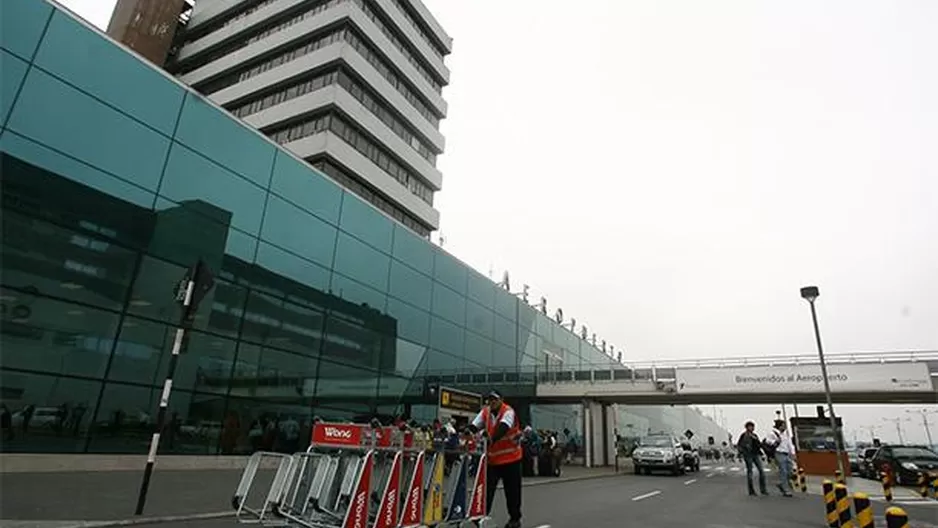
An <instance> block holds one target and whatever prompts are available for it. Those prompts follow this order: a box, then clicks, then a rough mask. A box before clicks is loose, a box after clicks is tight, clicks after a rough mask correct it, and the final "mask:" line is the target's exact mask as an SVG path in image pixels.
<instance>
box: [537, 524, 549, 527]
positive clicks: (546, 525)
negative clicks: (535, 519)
mask: <svg viewBox="0 0 938 528" xmlns="http://www.w3.org/2000/svg"><path fill="white" fill-rule="evenodd" d="M535 528H550V525H549V524H542V525H540V526H536V527H535Z"/></svg>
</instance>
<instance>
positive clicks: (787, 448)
mask: <svg viewBox="0 0 938 528" xmlns="http://www.w3.org/2000/svg"><path fill="white" fill-rule="evenodd" d="M787 429H788V428H787V427H786V426H785V421H784V420H775V428H774V429H772V432H771V433H769V434H768V436H767V438H766V439H765V443H766V444H768V445H770V446H771V447H770V448H769V449H766V451H767V452H766V456H769V453H768V451H775V453H774V454H775V457H774V458H775V463H776V464H777V465H778V479H779V482H778V484H777V487H778V490H779V491H781V492H782V495H784V496H786V497H791V496H792V493H791V492H792V490H791V472H792V467H793V461H794V457H795V446H794V444H792V442H791V437H790V436H788V433H787V432H786V430H787Z"/></svg>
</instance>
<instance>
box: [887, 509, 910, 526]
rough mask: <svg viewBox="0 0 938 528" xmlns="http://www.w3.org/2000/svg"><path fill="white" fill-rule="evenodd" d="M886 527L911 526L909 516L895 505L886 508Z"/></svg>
mask: <svg viewBox="0 0 938 528" xmlns="http://www.w3.org/2000/svg"><path fill="white" fill-rule="evenodd" d="M886 528H909V516H908V515H907V514H906V513H905V510H903V509H902V508H897V507H895V506H893V507H891V508H889V509H887V510H886Z"/></svg>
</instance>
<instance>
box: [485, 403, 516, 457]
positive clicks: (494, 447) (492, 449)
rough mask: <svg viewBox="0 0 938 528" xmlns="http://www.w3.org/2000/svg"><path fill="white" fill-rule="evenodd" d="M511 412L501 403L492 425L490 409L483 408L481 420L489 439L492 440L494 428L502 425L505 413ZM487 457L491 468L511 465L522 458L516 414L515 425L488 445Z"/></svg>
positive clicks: (509, 408) (506, 405)
mask: <svg viewBox="0 0 938 528" xmlns="http://www.w3.org/2000/svg"><path fill="white" fill-rule="evenodd" d="M511 410H512V408H511V407H509V406H508V404H506V403H503V404H502V408H501V409H499V411H498V417H497V419H496V420H495V421H494V423H493V421H492V420H491V416H490V413H491V409H490V407H488V406H485V407H484V408H483V409H482V419H483V420H485V430H486V431H488V434H489V438H492V436H493V435H494V434H495V428H496V427H497V426H498V424H500V423H502V418H504V416H505V413H506V412H508V411H511ZM488 456H489V464H491V465H493V466H501V465H505V464H511V463H512V462H517V461H519V460H521V459H522V458H523V457H524V451H522V449H521V428H520V427H518V415H517V414H515V424H514V425H513V426H511V429H509V430H508V432H507V433H505V436H503V437H502V438H501V439H500V440H499V441H498V442H494V443H492V444H490V445H489V450H488Z"/></svg>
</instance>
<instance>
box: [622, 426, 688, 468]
mask: <svg viewBox="0 0 938 528" xmlns="http://www.w3.org/2000/svg"><path fill="white" fill-rule="evenodd" d="M632 464H633V465H634V469H635V474H636V475H638V474H640V473H642V472H644V473H645V474H646V475H650V474H651V472H652V471H654V470H664V471H670V472H671V474H672V475H683V474H684V449H683V448H682V447H681V442H680V441H679V440H678V439H677V438H676V437H674V436H671V435H651V436H646V437H644V438H642V439H641V440H640V441H639V443H638V446H637V447H636V448H635V449H634V450H633V451H632Z"/></svg>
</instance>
